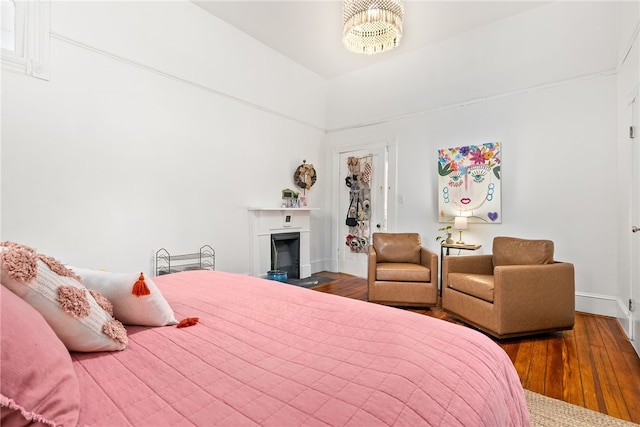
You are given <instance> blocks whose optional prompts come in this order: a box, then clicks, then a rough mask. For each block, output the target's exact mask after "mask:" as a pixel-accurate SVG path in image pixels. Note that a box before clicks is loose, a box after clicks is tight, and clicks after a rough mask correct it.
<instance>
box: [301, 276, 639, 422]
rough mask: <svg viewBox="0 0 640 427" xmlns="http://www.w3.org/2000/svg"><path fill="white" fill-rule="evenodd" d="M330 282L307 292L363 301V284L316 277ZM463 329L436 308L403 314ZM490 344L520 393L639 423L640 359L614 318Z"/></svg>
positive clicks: (581, 316) (590, 318) (587, 319)
mask: <svg viewBox="0 0 640 427" xmlns="http://www.w3.org/2000/svg"><path fill="white" fill-rule="evenodd" d="M316 274H317V275H319V276H324V277H329V278H332V279H335V280H334V281H332V282H329V283H325V284H322V285H319V286H316V287H314V288H312V289H313V290H315V291H319V292H326V293H330V294H334V295H340V296H343V297H348V298H354V299H359V300H363V301H366V300H367V283H366V280H365V279H360V278H357V277H354V276H349V275H345V274H340V273H330V272H321V273H316ZM407 310H411V311H414V312H416V313H419V314H423V315H426V316H432V317H437V318H439V319H442V320H446V321H449V322H454V323H458V324H462V323H461V322H459V321H456V320H455V319H453V318H451V317H449V316H448V315H447V314H446V313H445V312H444V311H443V310H442V308H441V306H440V304H438V306H437V307H434V308H432V309H407ZM494 341H495V342H496V343H497V344H498V345H499V346H500V347H502V348H503V349H504V351H505V352H506V353H507V354H508V355H509V357H510V358H511V361H512V362H513V364H514V366H515V368H516V370H517V372H518V375H519V376H520V381H521V382H522V385H523V387H524V388H526V389H528V390H531V391H534V392H536V393H540V394H543V395H545V396H549V397H553V398H555V399H560V400H563V401H565V402H569V403H572V404H574V405H578V406H582V407H585V408H588V409H591V410H594V411H598V412H602V413H604V414H608V415H611V416H613V417H616V418H620V419H623V420H626V421H632V422H635V423H640V358H639V357H638V355H637V354H636V352H635V351H634V349H633V347H632V346H631V343H630V342H629V340H628V339H627V337H626V335H625V333H624V331H623V330H622V328H621V327H620V325H619V324H618V322H617V320H616V319H614V318H609V317H604V316H596V315H591V314H585V313H576V323H575V326H574V328H573V330H571V331H563V332H556V333H553V334H545V335H539V336H533V337H525V338H516V339H508V340H497V339H494Z"/></svg>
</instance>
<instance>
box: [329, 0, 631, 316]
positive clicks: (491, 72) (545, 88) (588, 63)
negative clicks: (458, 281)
mask: <svg viewBox="0 0 640 427" xmlns="http://www.w3.org/2000/svg"><path fill="white" fill-rule="evenodd" d="M618 6H619V5H616V4H615V3H611V2H559V3H552V4H549V5H547V6H542V7H540V8H537V9H534V10H532V11H531V12H528V13H524V14H521V15H517V16H515V17H512V18H508V19H505V20H503V21H501V22H499V23H496V24H493V25H490V26H487V27H483V28H480V29H478V30H475V31H472V32H469V33H466V34H462V35H460V36H458V37H456V38H452V39H449V40H445V41H443V42H441V43H438V44H437V45H433V46H430V47H427V48H425V49H422V50H420V51H417V52H415V53H410V54H407V55H404V56H402V57H400V58H399V59H397V60H396V61H394V63H393V64H383V65H381V66H378V67H369V68H368V69H365V70H362V71H358V72H354V73H351V74H349V75H345V76H342V77H341V78H338V79H336V80H335V81H332V82H331V86H330V90H329V109H328V111H329V113H328V117H327V121H328V123H329V125H328V128H329V134H328V136H327V142H328V144H329V145H331V146H344V145H345V144H349V143H354V144H356V143H357V144H363V143H366V142H367V141H374V140H379V139H380V138H384V137H389V138H393V137H395V138H397V141H398V163H397V169H398V188H397V193H398V194H399V195H402V196H404V200H405V203H404V204H399V205H398V211H397V212H398V218H397V221H396V223H397V228H398V230H397V231H417V232H420V233H421V235H422V237H423V242H424V243H426V244H427V245H428V246H430V247H431V248H432V249H434V250H437V249H438V246H437V244H436V241H435V238H436V235H437V229H438V228H439V227H440V226H441V225H440V224H439V223H438V215H437V195H436V193H437V171H436V158H437V157H436V152H437V150H438V149H439V148H447V147H452V146H458V145H469V144H477V143H483V142H488V141H501V142H502V144H503V153H502V154H503V169H502V172H503V173H502V177H503V182H502V219H503V222H502V223H501V224H478V225H475V224H473V225H471V226H470V229H469V230H467V231H465V233H464V235H465V241H467V242H474V243H480V244H482V245H483V247H482V249H481V250H480V251H481V252H482V253H490V252H491V243H492V239H493V237H494V236H498V235H511V236H519V237H524V238H547V239H552V240H553V241H554V242H555V247H556V253H555V257H556V259H558V260H565V261H570V262H572V263H574V264H575V268H576V288H577V289H576V290H577V299H576V302H577V309H578V310H586V311H591V312H599V313H601V314H608V315H614V314H615V312H616V300H617V285H616V284H617V281H618V274H617V257H618V250H619V249H618V247H617V245H616V241H615V237H614V234H615V229H616V223H617V221H618V219H617V217H616V213H615V212H616V206H617V204H618V193H617V190H616V176H615V170H616V145H617V129H616V127H617V124H616V122H617V115H616V114H617V106H616V65H617V50H618V47H617V40H618V38H617V37H618V35H617V33H616V22H617V21H616V20H617V7H618ZM357 105H359V106H360V108H355V107H356V106H357ZM363 106H366V107H367V108H363ZM362 124H365V126H358V125H362Z"/></svg>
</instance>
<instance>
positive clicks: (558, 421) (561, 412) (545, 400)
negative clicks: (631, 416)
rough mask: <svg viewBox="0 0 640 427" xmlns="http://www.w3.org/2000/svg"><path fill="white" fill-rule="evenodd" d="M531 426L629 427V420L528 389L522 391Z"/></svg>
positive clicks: (632, 424)
mask: <svg viewBox="0 0 640 427" xmlns="http://www.w3.org/2000/svg"><path fill="white" fill-rule="evenodd" d="M524 395H525V398H526V399H527V407H528V408H529V418H530V420H531V426H532V427H565V426H566V427H631V426H636V427H637V426H638V425H640V424H635V423H632V422H629V421H624V420H621V419H618V418H614V417H610V416H609V415H605V414H602V413H600V412H596V411H592V410H590V409H586V408H583V407H581V406H576V405H572V404H570V403H567V402H563V401H562V400H558V399H552V398H550V397H547V396H543V395H541V394H538V393H534V392H532V391H529V390H525V391H524Z"/></svg>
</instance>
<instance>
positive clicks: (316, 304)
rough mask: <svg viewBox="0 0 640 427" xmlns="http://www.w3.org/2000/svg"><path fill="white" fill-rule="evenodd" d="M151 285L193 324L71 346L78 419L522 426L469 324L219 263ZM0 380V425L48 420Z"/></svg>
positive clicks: (521, 402) (503, 368) (511, 386)
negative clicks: (102, 347) (122, 341)
mask: <svg viewBox="0 0 640 427" xmlns="http://www.w3.org/2000/svg"><path fill="white" fill-rule="evenodd" d="M2 277H3V284H4V281H5V275H4V273H3V276H2ZM153 282H154V283H155V286H157V290H158V291H159V292H161V294H162V295H163V296H164V298H165V299H166V301H167V303H168V304H169V306H170V307H171V309H172V310H173V313H174V314H175V318H176V319H187V318H189V319H193V320H194V321H193V322H191V323H192V325H191V326H188V327H180V328H178V327H176V325H175V324H174V325H169V326H126V331H127V340H128V342H127V345H126V348H125V349H124V350H122V351H100V352H78V351H71V352H70V356H71V358H70V359H71V362H70V363H71V366H72V368H73V369H72V370H73V372H74V373H75V377H76V380H75V381H77V387H78V395H79V403H78V405H77V411H78V412H77V415H76V417H77V425H81V426H165V425H166V426H194V425H195V426H217V425H220V426H305V425H313V426H391V425H398V426H400V425H408V426H422V425H424V426H458V425H460V426H526V425H529V419H528V412H527V407H526V403H525V398H524V392H523V389H522V386H521V384H520V381H519V379H518V375H517V373H516V371H515V369H514V367H513V365H512V363H511V361H510V359H509V358H508V357H507V355H506V354H505V353H504V351H503V350H502V349H501V348H500V347H499V346H498V345H496V344H495V343H494V342H492V341H491V340H490V339H489V338H487V337H486V336H484V335H482V334H480V333H478V332H476V331H473V330H471V329H468V328H466V327H463V326H459V325H455V324H451V323H448V322H445V321H442V320H439V319H435V318H431V317H428V316H423V315H419V314H415V313H412V312H408V311H403V310H401V309H396V308H391V307H386V306H382V305H377V304H372V303H367V302H363V301H358V300H352V299H348V298H343V297H338V296H334V295H329V294H325V293H321V292H316V291H313V290H309V289H304V288H300V287H296V286H291V285H287V284H283V283H280V282H275V281H268V280H264V279H260V278H256V277H251V276H245V275H239V274H232V273H225V272H219V271H187V272H182V273H175V274H168V275H163V276H158V277H154V278H153ZM8 298H13V297H12V296H8V295H7V292H5V291H4V290H3V294H2V300H3V317H2V321H3V337H2V339H3V342H2V345H3V347H2V351H3V353H5V350H6V348H7V347H6V346H7V345H9V344H8V342H9V340H10V339H14V340H15V339H16V338H15V337H14V338H9V337H6V336H5V329H6V328H5V327H4V325H5V324H6V323H7V322H8V318H7V316H8V313H7V314H6V315H5V312H7V311H8V309H7V304H5V301H6V300H8ZM11 306H12V307H14V306H16V304H12V305H11ZM16 316H23V317H24V315H23V314H18V315H16ZM115 317H116V318H117V317H118V316H117V314H116V315H115ZM195 318H197V322H195ZM171 323H175V322H171ZM20 334H21V336H26V333H25V332H20ZM24 353H29V352H24ZM4 358H5V355H4V354H3V361H4ZM43 363H44V362H43ZM58 363H59V362H58ZM3 375H6V373H5V372H3ZM68 376H69V375H67V377H68ZM71 376H73V375H71ZM72 380H73V379H69V378H66V377H65V379H64V380H56V381H57V384H58V387H60V388H64V384H66V383H65V381H66V382H69V381H71V382H73V381H72ZM2 382H3V390H2V394H1V395H0V397H2V400H1V402H0V403H2V409H3V425H7V426H8V425H17V424H20V423H19V421H20V420H23V421H24V420H26V419H28V418H29V417H31V420H32V421H39V422H40V424H42V425H55V424H56V420H55V419H54V418H55V417H56V416H57V415H55V414H56V413H55V411H51V408H49V410H50V413H53V414H54V415H50V416H46V417H45V416H42V415H38V414H37V413H36V412H37V411H35V410H29V408H24V407H21V406H20V405H19V404H18V403H17V402H16V401H15V399H13V398H12V397H11V396H7V392H6V390H7V387H6V384H5V379H4V378H3V380H2ZM68 395H69V396H71V395H73V393H72V392H69V393H68ZM56 403H57V404H59V403H60V402H56ZM49 406H51V405H49ZM11 410H13V412H14V413H13V415H14V417H13V418H11V417H8V416H6V417H5V415H7V413H8V412H11ZM59 412H60V411H59ZM16 414H18V415H20V416H16ZM38 416H40V418H38ZM16 419H18V422H16ZM12 420H13V421H12ZM62 424H63V425H64V424H65V422H64V421H63V422H62Z"/></svg>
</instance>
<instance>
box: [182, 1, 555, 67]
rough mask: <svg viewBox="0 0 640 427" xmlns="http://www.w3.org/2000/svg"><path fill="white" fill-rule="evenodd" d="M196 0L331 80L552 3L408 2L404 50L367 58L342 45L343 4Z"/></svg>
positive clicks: (209, 10) (406, 5)
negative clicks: (349, 50)
mask: <svg viewBox="0 0 640 427" xmlns="http://www.w3.org/2000/svg"><path fill="white" fill-rule="evenodd" d="M192 1H193V3H195V4H196V5H198V6H199V7H201V8H202V9H204V10H206V11H207V12H209V13H211V14H213V15H215V16H217V17H218V18H220V19H222V20H223V21H226V22H227V23H229V24H230V25H232V26H234V27H236V28H238V29H239V30H241V31H243V32H245V33H247V34H249V35H250V36H251V37H253V38H255V39H257V40H259V41H260V42H262V43H263V44H265V45H267V46H269V47H271V48H272V49H274V50H276V51H278V52H280V53H281V54H283V55H284V56H286V57H288V58H290V59H292V60H294V61H296V62H297V63H299V64H301V65H302V66H304V67H306V68H308V69H310V70H312V71H313V72H315V73H316V74H318V75H320V76H323V77H325V78H328V79H330V78H333V77H336V76H339V75H341V74H344V73H348V72H350V71H353V70H356V69H358V68H362V67H366V66H368V65H371V64H376V63H379V62H381V61H386V60H388V59H391V58H394V57H397V56H398V55H402V54H405V53H407V52H410V51H412V50H415V49H419V48H421V47H424V46H426V45H428V44H430V43H434V42H437V41H439V40H443V39H446V38H449V37H453V36H455V35H456V34H459V33H462V32H465V31H469V30H472V29H474V28H478V27H481V26H483V25H487V24H489V23H491V22H495V21H497V20H500V19H504V18H506V17H509V16H512V15H515V14H518V13H522V12H525V11H527V10H530V9H532V8H535V7H539V6H542V5H544V4H547V3H550V2H549V1H521V0H504V1H484V0H470V1H458V0H439V1H426V0H422V1H420V0H416V1H411V0H405V2H404V11H405V17H404V27H403V36H402V40H401V42H400V46H399V47H397V48H396V49H394V50H392V51H390V52H385V53H381V54H378V55H371V56H368V55H360V54H355V53H351V52H348V51H347V50H346V49H345V48H344V47H343V45H342V29H341V27H342V1H334V0H320V1H313V0H298V1H293V0H290V1H286V0H285V1H268V0H254V1H249V0H226V1H214V0H192Z"/></svg>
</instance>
